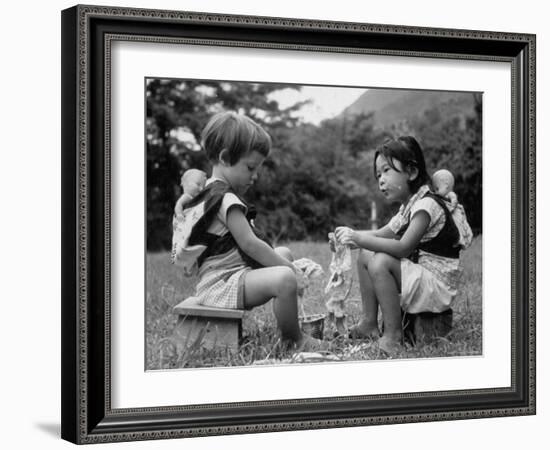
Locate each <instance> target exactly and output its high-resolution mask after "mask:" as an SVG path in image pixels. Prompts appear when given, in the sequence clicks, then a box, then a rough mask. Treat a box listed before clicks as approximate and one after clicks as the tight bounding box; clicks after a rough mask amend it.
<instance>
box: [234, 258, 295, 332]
mask: <svg viewBox="0 0 550 450" xmlns="http://www.w3.org/2000/svg"><path fill="white" fill-rule="evenodd" d="M245 277H246V278H245V279H244V302H245V307H246V308H253V307H255V306H260V305H263V304H264V303H267V302H268V301H269V300H271V299H272V298H273V312H274V314H275V318H276V319H277V324H278V326H279V329H280V330H281V334H282V337H283V339H290V340H292V341H299V340H301V338H302V332H301V331H300V327H299V325H298V301H297V295H296V290H297V282H296V275H295V274H294V271H293V270H292V269H291V268H289V267H286V266H276V267H268V268H264V269H257V270H251V271H250V272H248V273H247V274H246V275H245Z"/></svg>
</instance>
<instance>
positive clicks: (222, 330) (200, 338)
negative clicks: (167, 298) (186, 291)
mask: <svg viewBox="0 0 550 450" xmlns="http://www.w3.org/2000/svg"><path fill="white" fill-rule="evenodd" d="M174 313H176V314H178V323H177V326H176V333H175V334H177V335H179V338H180V340H183V342H182V344H183V345H184V346H185V347H190V346H191V345H194V344H195V343H196V345H199V346H200V347H201V348H208V349H213V348H227V349H230V350H231V351H238V349H239V340H240V339H241V333H242V320H243V316H244V311H241V310H237V309H224V308H211V307H209V306H202V305H199V304H197V299H196V298H195V297H190V298H188V299H186V300H184V301H182V302H181V303H179V304H177V305H176V306H174Z"/></svg>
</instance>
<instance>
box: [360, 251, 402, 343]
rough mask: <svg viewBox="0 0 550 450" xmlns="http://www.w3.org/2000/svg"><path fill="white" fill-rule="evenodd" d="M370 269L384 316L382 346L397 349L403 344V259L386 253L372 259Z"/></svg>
mask: <svg viewBox="0 0 550 450" xmlns="http://www.w3.org/2000/svg"><path fill="white" fill-rule="evenodd" d="M368 271H369V274H370V277H371V280H372V283H373V287H374V292H375V294H376V298H377V299H378V303H379V305H380V309H381V310H382V316H383V318H384V335H383V337H382V339H381V340H380V347H381V348H383V349H384V350H395V349H396V348H398V347H399V346H400V345H401V339H402V337H403V332H402V329H401V305H400V301H399V300H400V299H399V293H400V291H401V261H400V260H399V259H397V258H394V257H393V256H390V255H388V254H386V253H376V254H375V255H374V257H373V258H371V259H370V261H369V264H368ZM384 347H385V348H384Z"/></svg>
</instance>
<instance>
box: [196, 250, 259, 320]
mask: <svg viewBox="0 0 550 450" xmlns="http://www.w3.org/2000/svg"><path fill="white" fill-rule="evenodd" d="M250 270H251V268H250V266H248V265H247V264H246V263H245V262H244V261H243V259H242V257H241V256H240V254H239V251H238V250H237V249H234V250H231V251H230V252H228V253H227V254H225V255H217V256H213V257H211V258H208V259H205V260H204V262H203V264H202V266H201V268H200V271H199V280H200V281H199V283H198V284H197V288H196V293H195V297H197V299H198V302H199V304H201V305H204V306H211V307H215V308H228V309H244V278H245V275H246V273H247V272H248V271H250Z"/></svg>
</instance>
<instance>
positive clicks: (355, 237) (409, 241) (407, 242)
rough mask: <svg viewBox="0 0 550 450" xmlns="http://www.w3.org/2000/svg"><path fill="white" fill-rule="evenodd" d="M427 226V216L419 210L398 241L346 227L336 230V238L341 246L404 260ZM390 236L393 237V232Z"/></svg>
mask: <svg viewBox="0 0 550 450" xmlns="http://www.w3.org/2000/svg"><path fill="white" fill-rule="evenodd" d="M429 224H430V216H429V214H428V213H427V212H426V211H422V210H420V211H418V212H417V213H416V214H415V215H414V216H413V218H412V219H411V223H410V224H409V227H408V228H407V231H405V234H404V235H403V237H402V238H401V239H399V240H397V239H395V238H394V237H381V236H378V235H375V234H373V232H372V231H366V232H365V231H354V230H351V229H349V228H346V227H340V228H337V229H336V237H337V239H338V240H340V241H341V242H342V243H343V244H350V243H351V244H355V245H356V246H358V247H361V248H364V249H367V250H371V251H373V252H382V253H387V254H388V255H391V256H393V257H395V258H406V257H407V256H409V255H410V254H411V253H412V251H413V250H414V249H415V248H416V247H417V246H418V244H419V242H420V239H421V238H422V236H423V235H424V233H425V232H426V230H427V229H428V225H429ZM384 228H386V227H384ZM390 231H391V230H390ZM386 232H387V231H386ZM386 232H384V233H386ZM392 235H393V236H395V235H394V234H393V232H392Z"/></svg>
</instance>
